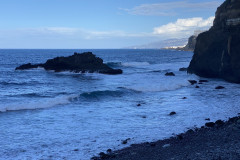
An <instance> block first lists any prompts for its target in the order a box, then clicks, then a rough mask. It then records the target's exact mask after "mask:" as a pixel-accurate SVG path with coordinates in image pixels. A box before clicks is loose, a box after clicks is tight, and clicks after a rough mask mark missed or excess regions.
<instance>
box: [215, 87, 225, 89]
mask: <svg viewBox="0 0 240 160" xmlns="http://www.w3.org/2000/svg"><path fill="white" fill-rule="evenodd" d="M224 88H225V87H223V86H217V87H216V88H215V89H224Z"/></svg>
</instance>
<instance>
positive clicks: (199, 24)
mask: <svg viewBox="0 0 240 160" xmlns="http://www.w3.org/2000/svg"><path fill="white" fill-rule="evenodd" d="M213 20H214V17H209V18H208V19H203V18H201V17H195V18H187V19H178V20H177V21H176V22H174V23H168V24H166V25H162V26H159V27H156V28H154V34H157V35H166V34H168V35H172V36H175V37H179V36H180V37H184V36H185V37H186V36H187V35H191V34H193V33H194V31H195V30H207V29H209V28H210V27H211V26H212V25H213Z"/></svg>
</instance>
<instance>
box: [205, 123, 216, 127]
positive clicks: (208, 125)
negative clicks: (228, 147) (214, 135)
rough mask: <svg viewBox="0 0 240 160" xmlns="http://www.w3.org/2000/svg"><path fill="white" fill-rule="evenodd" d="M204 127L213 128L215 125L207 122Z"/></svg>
mask: <svg viewBox="0 0 240 160" xmlns="http://www.w3.org/2000/svg"><path fill="white" fill-rule="evenodd" d="M205 126H206V127H214V126H215V123H214V122H208V123H205Z"/></svg>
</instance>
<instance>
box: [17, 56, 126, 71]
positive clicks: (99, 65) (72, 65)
mask: <svg viewBox="0 0 240 160" xmlns="http://www.w3.org/2000/svg"><path fill="white" fill-rule="evenodd" d="M37 67H43V68H44V69H45V70H54V71H55V72H61V71H71V72H76V73H79V72H81V73H85V72H90V73H93V72H98V73H103V74H121V73H122V70H121V69H112V68H110V67H109V66H107V65H106V64H104V63H103V60H102V59H101V58H99V57H96V56H95V55H94V54H92V52H85V53H81V54H79V53H74V55H72V56H69V57H56V58H54V59H49V60H47V62H46V63H44V64H36V65H32V64H31V63H28V64H24V65H21V66H19V67H17V68H16V70H23V69H32V68H37Z"/></svg>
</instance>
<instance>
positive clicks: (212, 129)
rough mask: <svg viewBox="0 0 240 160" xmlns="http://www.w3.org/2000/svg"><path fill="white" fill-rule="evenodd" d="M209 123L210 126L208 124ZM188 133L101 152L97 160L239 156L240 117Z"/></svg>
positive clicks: (229, 159)
mask: <svg viewBox="0 0 240 160" xmlns="http://www.w3.org/2000/svg"><path fill="white" fill-rule="evenodd" d="M207 126H208V127H207ZM207 126H204V127H201V128H197V129H194V130H192V129H190V130H188V131H187V132H186V133H183V134H180V135H176V136H174V137H171V138H169V139H165V140H160V141H157V142H151V143H143V144H134V145H131V147H128V148H125V149H122V150H119V151H114V152H108V154H104V153H100V157H93V158H92V159H94V160H99V159H108V160H167V159H175V160H179V159H184V160H188V159H189V160H190V159H191V160H197V159H198V160H199V159H201V160H206V159H209V160H237V159H240V117H234V118H230V119H229V120H228V121H226V122H223V121H221V120H218V121H216V122H215V123H208V124H207Z"/></svg>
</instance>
